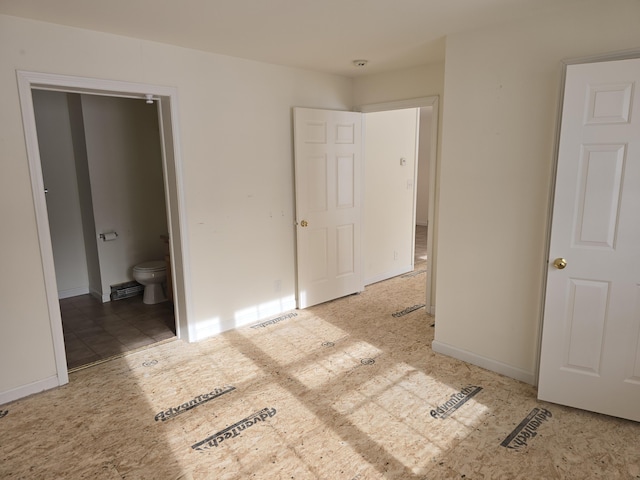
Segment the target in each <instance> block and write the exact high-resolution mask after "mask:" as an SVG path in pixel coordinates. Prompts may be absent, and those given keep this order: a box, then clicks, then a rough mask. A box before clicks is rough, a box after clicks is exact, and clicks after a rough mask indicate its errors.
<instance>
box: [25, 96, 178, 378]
mask: <svg viewBox="0 0 640 480" xmlns="http://www.w3.org/2000/svg"><path fill="white" fill-rule="evenodd" d="M32 96H33V106H34V113H35V119H36V128H37V135H38V146H39V151H40V162H41V166H42V175H43V180H44V186H45V193H46V195H45V197H46V200H47V214H48V219H49V229H50V233H51V243H52V247H53V257H54V264H55V270H56V283H57V287H58V298H59V299H60V311H61V315H62V326H63V331H64V338H65V351H66V356H67V366H68V367H69V369H70V370H72V369H75V368H78V367H81V366H84V365H87V364H92V363H95V362H97V361H101V360H105V359H108V358H111V357H113V356H117V355H120V354H122V353H126V352H128V351H131V350H135V349H137V348H141V347H143V346H146V345H150V344H153V343H156V342H157V341H162V340H166V339H168V338H173V337H174V336H175V318H174V314H173V307H172V305H171V304H167V303H164V302H163V304H160V303H158V304H153V305H145V304H143V303H142V301H141V294H142V291H143V288H144V287H143V286H142V285H140V284H138V283H136V282H135V280H134V279H133V277H132V268H133V266H134V265H138V264H140V263H143V262H146V261H149V260H162V261H165V260H164V259H165V257H168V248H165V247H166V246H167V242H166V240H167V239H168V229H167V212H166V207H165V196H164V182H163V173H162V154H161V148H160V132H159V124H158V114H157V106H156V104H155V102H153V101H150V102H149V103H147V102H146V101H145V100H141V99H132V98H119V97H109V96H103V95H87V94H79V93H67V92H58V91H50V90H37V89H34V90H33V91H32ZM167 259H168V258H167ZM167 263H169V262H167ZM167 285H169V286H170V283H168V284H167ZM163 293H164V295H165V297H163V298H167V299H171V298H172V294H171V292H170V291H168V289H167V288H165V292H163ZM116 300H117V302H116Z"/></svg>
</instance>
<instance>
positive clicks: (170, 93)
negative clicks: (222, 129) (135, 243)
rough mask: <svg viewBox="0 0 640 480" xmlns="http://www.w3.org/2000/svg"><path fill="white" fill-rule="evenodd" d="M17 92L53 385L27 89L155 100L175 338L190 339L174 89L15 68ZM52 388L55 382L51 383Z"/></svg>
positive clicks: (51, 289) (44, 224)
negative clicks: (20, 110) (25, 151)
mask: <svg viewBox="0 0 640 480" xmlns="http://www.w3.org/2000/svg"><path fill="white" fill-rule="evenodd" d="M17 77H18V92H19V96H20V106H21V108H22V121H23V126H24V132H25V141H26V148H27V157H28V161H29V172H30V177H31V190H32V194H33V202H34V206H35V215H36V224H37V230H38V240H39V243H40V253H41V258H42V269H43V273H44V283H45V291H46V297H47V306H48V310H49V321H50V323H51V334H52V338H53V349H54V357H55V362H56V371H57V385H64V384H65V383H67V382H68V381H69V375H68V371H67V361H66V354H65V348H64V335H63V331H62V316H61V314H60V304H59V301H58V288H57V284H56V274H55V266H54V262H53V247H52V244H51V233H50V230H49V219H48V216H47V202H46V199H45V190H44V182H43V177H42V166H41V163H40V149H39V146H38V136H37V132H36V123H35V114H34V108H33V97H32V95H31V91H32V90H34V89H35V90H53V91H59V92H67V93H80V94H89V95H102V96H112V97H122V98H139V99H141V100H147V98H148V97H147V96H148V95H151V96H152V98H153V100H154V101H156V102H157V104H158V120H159V126H160V139H161V144H162V145H161V147H162V169H163V174H164V175H163V176H164V190H165V198H166V202H167V223H168V229H169V236H170V253H171V272H172V280H173V288H174V305H175V306H174V310H175V317H176V336H177V337H178V338H183V337H185V336H186V339H187V340H188V341H192V339H193V334H192V332H191V329H190V328H189V327H190V326H189V323H188V319H189V318H190V315H189V313H190V312H191V311H192V307H191V305H192V302H191V285H190V281H189V279H190V275H189V274H188V271H187V270H188V268H189V267H188V266H189V264H190V263H189V252H188V242H187V240H188V238H189V237H188V232H187V227H186V221H185V219H186V208H185V200H184V182H183V176H182V171H183V168H182V158H181V155H180V134H179V132H180V129H179V120H178V90H177V89H176V88H174V87H164V86H157V85H149V84H142V83H131V82H122V81H114V80H102V79H95V78H85V77H75V76H67V75H58V74H49V73H38V72H27V71H21V70H19V71H17ZM52 386H55V385H52Z"/></svg>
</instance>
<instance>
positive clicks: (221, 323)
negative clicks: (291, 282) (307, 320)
mask: <svg viewBox="0 0 640 480" xmlns="http://www.w3.org/2000/svg"><path fill="white" fill-rule="evenodd" d="M295 309H296V301H295V298H294V297H293V296H291V297H288V298H286V299H281V301H280V306H279V308H277V309H271V310H269V311H268V313H263V314H261V315H257V314H249V313H247V314H246V315H238V316H237V317H236V318H234V319H229V320H220V319H219V318H213V319H211V320H207V321H200V322H198V323H197V324H196V325H195V326H194V327H193V329H192V330H191V332H190V333H191V334H192V335H189V342H199V341H201V340H205V339H207V338H211V337H214V336H216V335H218V334H220V333H222V332H226V331H228V330H234V329H237V328H241V327H246V326H248V325H254V324H256V323H260V322H262V321H265V320H268V319H270V318H273V317H277V316H278V315H283V314H285V313H287V312H291V311H292V310H295Z"/></svg>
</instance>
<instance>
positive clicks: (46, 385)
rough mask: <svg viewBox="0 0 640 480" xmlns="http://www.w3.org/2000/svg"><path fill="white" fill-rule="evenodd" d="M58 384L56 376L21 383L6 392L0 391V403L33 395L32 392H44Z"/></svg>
mask: <svg viewBox="0 0 640 480" xmlns="http://www.w3.org/2000/svg"><path fill="white" fill-rule="evenodd" d="M59 386H60V382H59V380H58V377H57V376H53V377H49V378H45V379H44V380H38V381H37V382H33V383H29V384H27V385H22V386H20V387H16V388H14V389H11V390H7V391H6V392H0V405H4V404H5V403H9V402H13V401H14V400H18V399H20V398H24V397H27V396H29V395H33V394H34V393H40V392H44V391H45V390H50V389H52V388H56V387H59Z"/></svg>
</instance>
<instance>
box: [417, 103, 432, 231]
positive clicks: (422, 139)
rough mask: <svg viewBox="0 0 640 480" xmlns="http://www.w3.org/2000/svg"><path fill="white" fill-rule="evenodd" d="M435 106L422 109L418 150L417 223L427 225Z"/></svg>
mask: <svg viewBox="0 0 640 480" xmlns="http://www.w3.org/2000/svg"><path fill="white" fill-rule="evenodd" d="M432 121H433V107H422V108H421V109H420V136H419V145H420V147H419V150H418V181H417V184H416V185H417V187H416V190H417V191H416V195H417V197H418V198H417V200H416V225H427V223H428V220H429V164H430V161H431V122H432Z"/></svg>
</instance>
